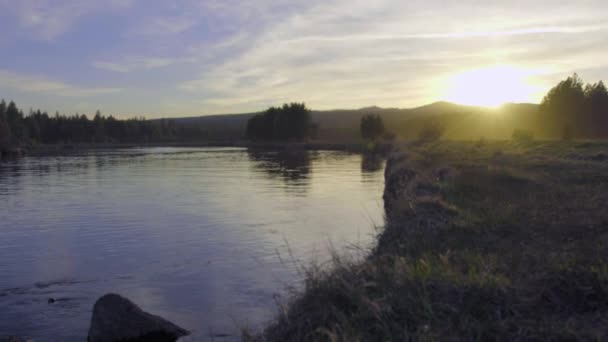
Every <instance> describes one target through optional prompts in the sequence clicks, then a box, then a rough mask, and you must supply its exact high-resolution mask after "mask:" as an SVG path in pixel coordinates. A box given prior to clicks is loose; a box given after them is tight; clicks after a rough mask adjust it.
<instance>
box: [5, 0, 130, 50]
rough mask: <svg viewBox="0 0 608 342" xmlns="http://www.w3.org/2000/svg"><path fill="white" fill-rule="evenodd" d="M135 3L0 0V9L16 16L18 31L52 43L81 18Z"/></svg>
mask: <svg viewBox="0 0 608 342" xmlns="http://www.w3.org/2000/svg"><path fill="white" fill-rule="evenodd" d="M134 3H135V0H105V1H96V0H60V1H51V0H19V1H14V0H0V9H1V10H3V11H4V12H8V13H12V14H14V15H15V16H16V18H17V19H18V21H19V24H20V25H21V27H22V28H23V29H25V30H28V31H31V32H33V33H34V34H35V35H36V37H37V38H39V39H43V40H52V39H54V38H56V37H58V36H60V35H62V34H63V33H65V32H66V31H68V30H69V29H70V28H71V27H72V25H74V24H75V23H76V22H77V21H78V20H79V19H80V18H81V17H82V16H84V15H87V14H91V13H95V12H105V11H112V10H117V9H125V8H129V7H131V6H132V5H133V4H134Z"/></svg>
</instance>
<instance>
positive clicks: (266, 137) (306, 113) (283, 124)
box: [247, 103, 316, 141]
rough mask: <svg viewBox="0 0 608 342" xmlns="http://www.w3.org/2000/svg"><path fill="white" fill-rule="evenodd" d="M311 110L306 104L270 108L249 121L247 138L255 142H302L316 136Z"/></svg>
mask: <svg viewBox="0 0 608 342" xmlns="http://www.w3.org/2000/svg"><path fill="white" fill-rule="evenodd" d="M315 127H316V125H315V124H314V123H313V122H312V116H311V115H310V110H309V109H308V108H306V105H305V104H304V103H290V104H284V105H283V106H282V107H270V108H268V109H267V110H266V111H265V112H264V113H261V114H257V115H255V116H253V117H251V118H250V119H249V121H247V138H249V139H250V140H253V141H289V140H294V141H301V140H304V139H307V138H310V137H311V136H312V135H313V134H315V130H316V128H315Z"/></svg>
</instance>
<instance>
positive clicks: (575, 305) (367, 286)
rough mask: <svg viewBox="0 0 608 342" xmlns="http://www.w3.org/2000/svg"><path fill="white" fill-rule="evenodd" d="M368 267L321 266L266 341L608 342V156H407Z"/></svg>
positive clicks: (467, 146) (390, 167) (493, 146)
mask: <svg viewBox="0 0 608 342" xmlns="http://www.w3.org/2000/svg"><path fill="white" fill-rule="evenodd" d="M385 178H386V189H385V193H384V199H385V209H386V224H385V227H384V228H383V229H382V230H381V231H380V233H379V235H378V241H377V245H376V246H375V248H374V249H373V250H372V251H370V252H369V255H368V256H367V257H366V258H365V259H364V260H363V261H351V260H350V259H348V258H340V257H338V256H336V257H335V260H334V262H333V264H332V266H330V267H310V269H309V272H308V279H307V281H306V284H305V289H304V290H303V291H302V292H301V293H299V294H296V295H294V296H293V298H291V300H290V302H289V303H286V304H285V306H281V309H280V310H279V313H278V315H277V318H276V321H275V322H274V323H273V324H271V325H270V326H268V327H267V328H266V329H265V331H264V332H263V333H260V334H258V335H249V334H247V333H246V334H245V335H244V339H245V340H258V341H288V340H289V341H313V340H314V341H404V340H422V341H435V340H437V341H438V340H442V341H443V340H505V341H512V340H524V341H529V340H560V341H564V340H605V339H608V331H607V329H606V327H607V326H608V249H607V247H608V245H607V244H608V211H607V210H606V204H607V203H608V144H607V143H600V142H552V143H544V142H531V143H527V144H517V143H513V142H486V141H479V142H476V143H473V142H471V143H456V142H442V143H434V144H427V145H416V144H409V145H407V146H402V147H400V148H398V150H397V151H395V152H394V153H393V155H392V156H391V158H390V159H389V161H388V163H387V169H386V174H385Z"/></svg>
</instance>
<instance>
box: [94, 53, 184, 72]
mask: <svg viewBox="0 0 608 342" xmlns="http://www.w3.org/2000/svg"><path fill="white" fill-rule="evenodd" d="M193 61H194V59H193V58H192V57H173V58H172V57H141V56H139V57H133V56H130V57H126V58H123V59H122V60H120V61H118V62H104V61H95V62H93V63H92V65H93V66H94V67H95V68H97V69H102V70H107V71H114V72H121V73H126V72H130V71H135V70H150V69H155V68H162V67H167V66H170V65H173V64H177V63H187V62H193Z"/></svg>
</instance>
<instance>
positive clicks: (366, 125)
mask: <svg viewBox="0 0 608 342" xmlns="http://www.w3.org/2000/svg"><path fill="white" fill-rule="evenodd" d="M359 128H360V131H361V137H362V138H363V139H365V140H376V139H378V138H380V137H381V136H382V134H384V122H383V121H382V118H381V117H380V115H377V114H376V115H374V114H367V115H364V116H363V117H362V118H361V124H360V127H359Z"/></svg>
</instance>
